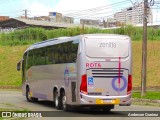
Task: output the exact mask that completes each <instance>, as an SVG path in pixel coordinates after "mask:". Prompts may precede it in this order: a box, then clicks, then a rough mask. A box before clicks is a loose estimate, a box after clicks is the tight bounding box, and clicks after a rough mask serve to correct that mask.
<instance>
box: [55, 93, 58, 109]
mask: <svg viewBox="0 0 160 120" xmlns="http://www.w3.org/2000/svg"><path fill="white" fill-rule="evenodd" d="M55 106H56V107H57V106H58V96H57V95H56V98H55Z"/></svg>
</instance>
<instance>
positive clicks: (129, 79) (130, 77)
mask: <svg viewBox="0 0 160 120" xmlns="http://www.w3.org/2000/svg"><path fill="white" fill-rule="evenodd" d="M131 90H132V75H128V88H127V94H130V93H131Z"/></svg>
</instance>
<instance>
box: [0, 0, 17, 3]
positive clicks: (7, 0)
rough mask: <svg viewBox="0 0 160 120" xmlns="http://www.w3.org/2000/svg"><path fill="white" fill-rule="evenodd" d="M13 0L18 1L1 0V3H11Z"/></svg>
mask: <svg viewBox="0 0 160 120" xmlns="http://www.w3.org/2000/svg"><path fill="white" fill-rule="evenodd" d="M13 1H16V0H5V1H4V2H2V1H1V2H0V4H5V3H9V2H13Z"/></svg>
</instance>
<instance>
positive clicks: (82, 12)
mask: <svg viewBox="0 0 160 120" xmlns="http://www.w3.org/2000/svg"><path fill="white" fill-rule="evenodd" d="M126 2H128V1H127V0H125V1H122V2H117V3H113V4H110V5H105V6H100V7H96V8H91V9H86V10H81V11H78V12H72V13H68V14H65V15H72V16H73V15H77V14H78V15H80V14H86V13H90V12H95V11H100V10H104V9H108V8H113V6H119V5H120V4H123V5H124V3H126Z"/></svg>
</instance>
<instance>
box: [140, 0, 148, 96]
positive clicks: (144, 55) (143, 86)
mask: <svg viewBox="0 0 160 120" xmlns="http://www.w3.org/2000/svg"><path fill="white" fill-rule="evenodd" d="M147 8H148V0H144V15H143V41H142V80H141V96H145V94H146V71H147Z"/></svg>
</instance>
